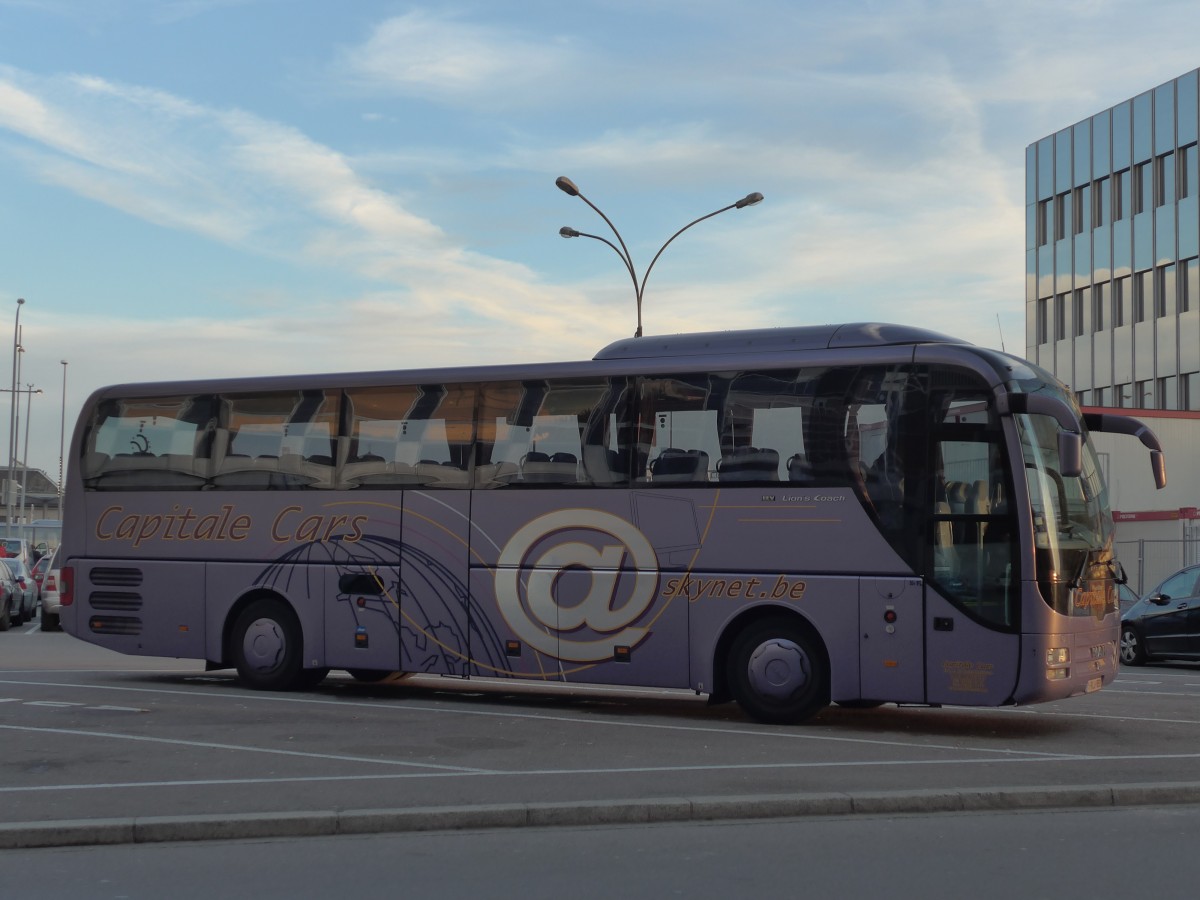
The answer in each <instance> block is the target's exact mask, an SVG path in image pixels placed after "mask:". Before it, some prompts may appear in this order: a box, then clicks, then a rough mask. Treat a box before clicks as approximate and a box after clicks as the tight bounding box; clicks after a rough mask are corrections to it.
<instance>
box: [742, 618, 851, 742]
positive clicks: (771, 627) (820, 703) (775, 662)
mask: <svg viewBox="0 0 1200 900" xmlns="http://www.w3.org/2000/svg"><path fill="white" fill-rule="evenodd" d="M726 677H727V678H728V683H729V689H730V692H731V693H732V694H733V699H734V700H736V701H737V703H738V705H739V706H741V707H742V709H744V710H745V711H746V712H747V713H748V714H749V715H751V716H753V717H754V718H755V719H758V720H759V721H760V722H768V723H771V724H779V725H791V724H795V723H797V722H802V721H804V720H805V719H807V718H809V717H810V716H812V715H814V714H815V713H817V712H819V711H820V710H821V709H823V708H824V707H825V706H827V705H828V704H829V664H828V663H827V662H826V659H825V653H824V650H823V648H822V647H821V646H820V643H819V641H817V640H816V639H815V638H814V637H813V636H812V635H811V634H809V633H808V631H807V630H806V629H804V628H803V627H802V626H801V625H800V624H799V623H797V622H795V621H793V620H791V619H787V618H780V617H772V618H769V619H761V620H759V621H758V622H753V623H751V624H750V625H748V626H747V627H746V628H745V629H744V630H743V631H742V632H741V634H739V635H738V636H737V638H736V639H735V640H734V642H733V645H732V646H731V647H730V651H729V656H728V660H727V670H726Z"/></svg>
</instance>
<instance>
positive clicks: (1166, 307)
mask: <svg viewBox="0 0 1200 900" xmlns="http://www.w3.org/2000/svg"><path fill="white" fill-rule="evenodd" d="M1198 75H1200V71H1192V72H1189V73H1187V74H1186V75H1182V76H1180V77H1179V78H1175V79H1173V80H1171V81H1168V82H1167V83H1165V84H1162V85H1159V86H1158V87H1156V88H1154V89H1153V90H1149V91H1146V92H1144V93H1141V94H1138V95H1137V96H1136V97H1133V98H1132V99H1129V100H1126V101H1124V102H1122V103H1118V104H1117V105H1115V106H1113V107H1110V108H1109V109H1106V110H1104V111H1102V112H1099V113H1096V114H1095V115H1093V116H1091V117H1090V118H1087V119H1084V120H1083V121H1081V122H1077V123H1076V124H1074V125H1072V126H1070V127H1069V128H1064V129H1062V130H1061V131H1059V132H1057V133H1055V134H1052V135H1048V136H1046V137H1044V138H1042V139H1041V140H1039V141H1037V142H1036V143H1034V144H1031V145H1030V146H1029V148H1028V149H1027V151H1026V243H1025V246H1026V273H1027V281H1026V340H1025V343H1026V348H1025V350H1026V356H1027V357H1028V358H1029V359H1031V360H1034V361H1036V362H1038V363H1039V364H1040V365H1042V366H1043V367H1044V368H1046V369H1049V370H1050V371H1051V372H1054V373H1055V374H1056V375H1057V376H1058V377H1059V378H1060V379H1061V380H1063V381H1065V382H1066V383H1067V384H1069V385H1070V386H1071V387H1072V388H1074V389H1075V391H1076V393H1077V394H1078V396H1079V399H1080V401H1081V403H1082V404H1083V405H1085V406H1107V407H1133V408H1142V409H1163V410H1200V204H1198V202H1197V200H1198V197H1200V173H1198V171H1197V149H1196V148H1197V77H1198Z"/></svg>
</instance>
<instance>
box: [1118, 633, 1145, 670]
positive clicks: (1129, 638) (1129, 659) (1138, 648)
mask: <svg viewBox="0 0 1200 900" xmlns="http://www.w3.org/2000/svg"><path fill="white" fill-rule="evenodd" d="M1121 663H1122V665H1126V666H1144V665H1145V664H1146V647H1145V646H1144V645H1143V643H1142V636H1141V635H1140V634H1138V633H1137V629H1136V628H1134V627H1133V626H1132V625H1122V626H1121Z"/></svg>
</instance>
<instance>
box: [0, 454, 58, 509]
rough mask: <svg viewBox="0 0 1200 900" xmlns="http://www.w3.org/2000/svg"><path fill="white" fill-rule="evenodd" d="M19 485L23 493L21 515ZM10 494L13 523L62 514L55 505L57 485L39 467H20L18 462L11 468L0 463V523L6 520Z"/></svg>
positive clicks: (56, 502) (20, 491) (56, 501)
mask: <svg viewBox="0 0 1200 900" xmlns="http://www.w3.org/2000/svg"><path fill="white" fill-rule="evenodd" d="M22 485H24V497H25V515H24V517H22V516H21V496H22ZM10 492H11V494H10ZM10 496H11V499H12V505H13V522H14V523H17V522H31V521H33V520H35V519H60V518H62V514H61V511H60V509H59V505H58V485H57V484H56V483H55V482H54V481H52V480H51V479H50V477H49V476H48V475H47V474H46V473H45V472H43V471H42V470H41V469H32V468H31V469H23V468H21V466H20V465H19V464H18V465H16V466H14V467H13V468H12V469H11V470H10V469H9V467H8V466H0V524H5V523H7V521H8V519H7V516H8V501H9V498H10Z"/></svg>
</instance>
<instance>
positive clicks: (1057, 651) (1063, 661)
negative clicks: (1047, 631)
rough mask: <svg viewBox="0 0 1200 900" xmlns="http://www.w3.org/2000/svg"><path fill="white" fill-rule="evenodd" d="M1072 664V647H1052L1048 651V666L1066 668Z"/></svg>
mask: <svg viewBox="0 0 1200 900" xmlns="http://www.w3.org/2000/svg"><path fill="white" fill-rule="evenodd" d="M1070 664H1071V648H1070V647H1051V648H1050V649H1049V650H1047V651H1046V666H1047V668H1049V667H1051V666H1066V665H1070Z"/></svg>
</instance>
